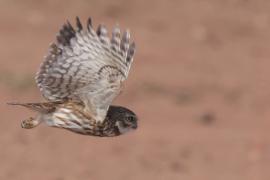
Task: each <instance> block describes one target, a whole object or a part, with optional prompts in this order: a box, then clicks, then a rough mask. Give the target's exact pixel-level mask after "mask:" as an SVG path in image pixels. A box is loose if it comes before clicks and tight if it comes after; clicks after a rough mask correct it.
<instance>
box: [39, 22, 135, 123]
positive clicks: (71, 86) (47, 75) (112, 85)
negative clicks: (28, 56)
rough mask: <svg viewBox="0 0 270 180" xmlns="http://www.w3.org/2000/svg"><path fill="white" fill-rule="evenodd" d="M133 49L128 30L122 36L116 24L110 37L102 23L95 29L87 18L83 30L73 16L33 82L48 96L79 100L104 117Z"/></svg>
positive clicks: (121, 80) (50, 97)
mask: <svg viewBox="0 0 270 180" xmlns="http://www.w3.org/2000/svg"><path fill="white" fill-rule="evenodd" d="M134 52H135V44H134V42H133V43H130V34H129V32H128V31H125V32H124V33H123V35H122V36H121V35H120V29H119V28H118V27H115V28H114V29H113V32H112V38H111V39H109V38H108V35H107V29H106V28H105V26H104V25H99V26H98V28H97V31H96V32H95V31H94V30H93V27H92V21H91V19H90V18H89V19H88V21H87V29H86V30H84V29H83V27H82V24H81V22H80V20H79V18H76V28H75V29H74V28H73V27H72V26H71V24H70V23H69V22H67V23H66V24H64V25H63V27H62V29H61V30H60V32H59V34H58V35H57V40H56V42H55V43H53V44H52V45H51V46H50V49H49V53H48V55H47V56H46V57H45V60H44V62H43V63H42V65H41V67H40V70H39V72H38V73H37V76H36V82H37V85H38V87H39V89H40V91H41V92H42V94H43V96H44V97H45V98H46V99H47V100H49V101H63V100H71V101H72V100H74V101H75V100H76V101H81V102H83V103H84V104H85V107H86V110H87V111H88V112H89V113H91V114H92V115H93V116H95V117H96V119H97V120H99V121H103V120H104V118H105V116H106V113H107V110H108V107H109V105H110V104H111V102H112V101H113V99H114V98H115V97H116V96H117V95H118V93H119V91H120V89H121V84H122V82H123V81H124V80H125V79H126V78H127V76H128V73H129V69H130V66H131V63H132V60H133V56H134Z"/></svg>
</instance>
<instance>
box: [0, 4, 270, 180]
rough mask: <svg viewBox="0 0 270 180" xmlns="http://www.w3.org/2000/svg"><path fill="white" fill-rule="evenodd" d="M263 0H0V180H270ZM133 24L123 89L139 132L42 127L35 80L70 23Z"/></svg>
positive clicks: (268, 53)
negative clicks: (36, 113) (28, 125)
mask: <svg viewBox="0 0 270 180" xmlns="http://www.w3.org/2000/svg"><path fill="white" fill-rule="evenodd" d="M269 9H270V1H266V0H203V1H199V0H179V1H177V0H167V1H162V0H156V1H154V0H149V1H146V0H113V1H105V0H80V1H79V0H78V1H71V0H66V1H64V0H63V1H61V0H48V1H35V0H25V1H20V0H0V98H1V104H0V110H1V121H0V179H3V180H6V179H7V180H10V179H11V180H29V179H38V180H48V179H50V180H51V179H52V180H74V179H80V180H88V179H93V180H98V179H101V180H102V179H110V180H143V179H147V180H152V179H153V180H165V179H169V180H178V179H181V180H198V179H199V180H264V179H265V180H267V179H270V172H269V167H270V138H269V136H270V132H269V128H270V120H269V117H270V79H269V76H270V72H269V66H270V10H269ZM77 15H78V16H80V17H81V19H82V21H86V19H87V18H88V16H91V17H92V18H93V21H94V25H95V26H97V24H98V23H105V24H106V25H107V27H108V28H109V29H110V30H111V28H112V27H113V25H114V24H116V23H118V24H119V25H120V27H121V28H129V29H130V30H131V33H132V35H133V39H134V40H135V41H136V44H137V52H136V56H135V59H134V63H133V67H132V69H131V73H130V76H129V79H128V81H127V82H126V84H125V91H124V92H123V94H122V95H121V96H120V97H118V99H117V100H116V101H115V102H114V103H115V104H121V105H123V106H127V107H129V108H131V109H133V110H134V111H135V112H136V113H137V114H138V115H139V117H140V122H139V126H140V127H139V129H138V130H137V131H135V132H133V133H130V134H127V135H125V136H120V137H117V138H95V137H90V136H82V135H77V134H73V133H71V132H68V131H65V130H59V129H54V128H49V127H46V126H45V125H41V126H39V127H37V128H35V129H32V130H24V129H21V128H20V121H21V120H22V119H24V118H28V117H29V116H30V115H33V113H32V112H29V111H28V110H26V109H23V108H15V107H9V106H7V105H6V104H5V103H6V102H9V101H19V102H37V101H43V99H42V97H41V94H40V92H39V91H38V89H37V87H36V86H35V83H34V75H35V73H36V71H37V68H38V67H39V64H40V63H41V62H42V58H43V56H44V55H45V54H46V52H47V48H48V45H49V43H50V42H52V41H53V40H54V38H55V35H56V33H57V31H58V30H59V28H60V26H61V25H62V24H63V23H64V22H65V21H66V20H67V19H69V20H70V21H71V22H74V19H75V16H77Z"/></svg>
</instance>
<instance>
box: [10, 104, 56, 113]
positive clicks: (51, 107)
mask: <svg viewBox="0 0 270 180" xmlns="http://www.w3.org/2000/svg"><path fill="white" fill-rule="evenodd" d="M7 104H8V105H16V106H23V107H26V108H28V109H31V110H33V111H37V112H40V113H51V112H54V111H55V108H56V104H59V103H55V102H44V103H14V102H10V103H7Z"/></svg>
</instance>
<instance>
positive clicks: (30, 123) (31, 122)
mask: <svg viewBox="0 0 270 180" xmlns="http://www.w3.org/2000/svg"><path fill="white" fill-rule="evenodd" d="M38 124H39V121H38V120H37V119H35V118H32V117H30V118H29V119H26V120H23V121H22V122H21V127H22V128H24V129H31V128H34V127H36V126H37V125H38Z"/></svg>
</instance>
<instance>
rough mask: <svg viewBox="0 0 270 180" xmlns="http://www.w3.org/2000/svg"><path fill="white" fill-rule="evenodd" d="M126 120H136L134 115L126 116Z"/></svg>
mask: <svg viewBox="0 0 270 180" xmlns="http://www.w3.org/2000/svg"><path fill="white" fill-rule="evenodd" d="M126 120H127V121H129V122H132V121H134V120H135V117H133V116H127V117H126Z"/></svg>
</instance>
